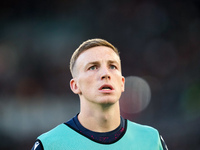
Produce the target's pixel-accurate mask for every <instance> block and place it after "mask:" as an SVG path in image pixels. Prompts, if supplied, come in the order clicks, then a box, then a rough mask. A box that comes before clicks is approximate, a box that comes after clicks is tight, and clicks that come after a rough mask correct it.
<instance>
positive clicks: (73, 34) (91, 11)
mask: <svg viewBox="0 0 200 150" xmlns="http://www.w3.org/2000/svg"><path fill="white" fill-rule="evenodd" d="M96 37H97V38H104V39H106V40H108V41H109V42H111V43H112V44H113V45H115V46H116V47H117V48H118V49H119V51H120V53H121V60H122V68H123V75H124V76H131V75H132V76H138V77H142V78H143V79H145V80H146V81H147V82H148V84H149V85H150V87H151V92H152V96H151V101H150V103H149V105H148V107H147V108H146V109H145V110H143V111H141V112H139V113H137V114H129V117H131V118H132V120H133V121H135V122H138V123H141V124H146V125H151V126H153V127H155V128H157V129H158V130H159V132H160V134H161V135H162V136H163V137H164V139H165V141H166V143H167V145H168V148H169V149H170V150H189V149H190V150H191V149H192V150H197V149H199V147H200V129H199V127H200V2H199V1H198V0H185V1H179V0H168V1H158V0H152V1H150V0H138V1H134V0H123V1H116V0H115V1H114V0H101V1H92V0H73V1H72V0H71V1H70V0H57V1H53V0H49V1H39V0H17V1H16V0H6V1H5V0H4V1H1V4H0V141H1V142H0V149H2V150H11V149H16V150H18V149H31V147H32V145H33V144H34V141H35V139H36V137H37V136H38V135H40V134H41V133H43V132H45V131H47V130H49V129H51V128H53V127H55V126H56V125H58V124H60V123H62V122H65V121H67V120H68V119H69V118H70V117H72V116H74V115H76V113H77V112H78V111H79V100H78V97H77V96H76V95H74V94H73V93H72V92H71V90H70V88H69V81H70V79H71V75H70V72H69V67H68V66H69V59H70V57H71V54H72V53H73V51H74V50H75V49H76V48H77V47H78V46H79V44H80V43H82V42H83V41H85V40H87V39H90V38H96Z"/></svg>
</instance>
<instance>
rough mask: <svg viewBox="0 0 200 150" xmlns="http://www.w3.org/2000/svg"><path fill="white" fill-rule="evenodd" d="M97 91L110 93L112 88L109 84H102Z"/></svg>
mask: <svg viewBox="0 0 200 150" xmlns="http://www.w3.org/2000/svg"><path fill="white" fill-rule="evenodd" d="M99 90H103V91H111V90H114V88H113V87H112V85H110V84H104V85H102V86H101V87H100V88H99Z"/></svg>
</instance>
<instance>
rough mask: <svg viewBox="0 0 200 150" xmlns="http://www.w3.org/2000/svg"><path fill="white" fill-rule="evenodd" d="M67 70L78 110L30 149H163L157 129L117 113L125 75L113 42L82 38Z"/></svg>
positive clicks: (41, 137)
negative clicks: (70, 77) (78, 102)
mask: <svg viewBox="0 0 200 150" xmlns="http://www.w3.org/2000/svg"><path fill="white" fill-rule="evenodd" d="M70 71H71V74H72V77H73V78H72V79H71V81H70V87H71V90H72V91H73V92H74V93H75V94H78V95H79V98H80V113H79V114H77V115H76V116H75V117H74V118H72V119H71V120H69V121H67V122H66V123H63V124H61V125H58V126H57V127H56V128H54V129H52V130H50V131H49V132H47V133H44V134H42V135H41V136H39V137H38V138H37V141H36V143H35V145H34V146H33V148H32V150H41V149H44V150H49V149H52V150H64V149H66V150H68V149H69V150H78V149H81V150H82V149H83V150H89V149H102V150H105V149H115V150H116V149H119V150H122V149H125V150H129V149H130V150H132V149H140V150H147V149H148V150H163V149H166V148H165V145H164V142H163V140H161V138H160V136H159V133H158V131H157V130H156V129H154V128H152V127H148V126H143V125H139V124H136V123H133V122H130V121H129V120H126V119H124V118H123V117H121V116H120V107H119V98H120V96H121V93H122V92H123V91H124V84H125V78H124V77H123V76H122V73H121V61H120V57H119V53H118V50H117V49H116V48H115V47H114V46H113V45H112V44H110V43H109V42H107V41H105V40H103V39H91V40H87V41H85V42H83V43H82V44H81V45H80V46H79V47H78V49H77V50H76V51H75V52H74V54H73V55H72V57H71V61H70Z"/></svg>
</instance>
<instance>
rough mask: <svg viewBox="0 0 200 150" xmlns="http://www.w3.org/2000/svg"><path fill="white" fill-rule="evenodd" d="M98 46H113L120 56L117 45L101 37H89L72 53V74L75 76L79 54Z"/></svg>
mask: <svg viewBox="0 0 200 150" xmlns="http://www.w3.org/2000/svg"><path fill="white" fill-rule="evenodd" d="M97 46H106V47H109V48H111V49H112V50H113V51H114V52H115V53H116V54H117V55H118V56H119V51H118V50H117V48H116V47H115V46H113V45H112V44H111V43H109V42H108V41H106V40H104V39H99V38H95V39H89V40H87V41H85V42H83V43H82V44H81V45H80V46H79V47H78V48H77V49H76V50H75V51H74V53H73V54H72V57H71V59H70V71H71V74H72V76H73V68H74V66H75V63H76V60H77V59H78V57H79V55H80V54H81V53H82V52H84V51H86V50H88V49H89V48H93V47H97Z"/></svg>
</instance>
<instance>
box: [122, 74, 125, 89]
mask: <svg viewBox="0 0 200 150" xmlns="http://www.w3.org/2000/svg"><path fill="white" fill-rule="evenodd" d="M124 90H125V77H123V76H122V92H124Z"/></svg>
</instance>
